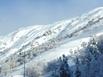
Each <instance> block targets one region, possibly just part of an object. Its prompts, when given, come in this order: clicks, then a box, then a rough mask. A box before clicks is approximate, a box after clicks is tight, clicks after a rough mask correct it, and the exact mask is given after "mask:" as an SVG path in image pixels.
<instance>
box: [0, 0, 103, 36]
mask: <svg viewBox="0 0 103 77" xmlns="http://www.w3.org/2000/svg"><path fill="white" fill-rule="evenodd" d="M101 6H103V0H0V35H6V34H8V33H10V32H12V31H15V30H16V29H18V28H20V27H24V26H31V25H37V24H43V25H44V24H51V23H54V22H57V21H60V20H64V19H69V18H72V17H75V16H78V15H81V14H83V13H86V12H88V11H90V10H92V9H95V8H97V7H101Z"/></svg>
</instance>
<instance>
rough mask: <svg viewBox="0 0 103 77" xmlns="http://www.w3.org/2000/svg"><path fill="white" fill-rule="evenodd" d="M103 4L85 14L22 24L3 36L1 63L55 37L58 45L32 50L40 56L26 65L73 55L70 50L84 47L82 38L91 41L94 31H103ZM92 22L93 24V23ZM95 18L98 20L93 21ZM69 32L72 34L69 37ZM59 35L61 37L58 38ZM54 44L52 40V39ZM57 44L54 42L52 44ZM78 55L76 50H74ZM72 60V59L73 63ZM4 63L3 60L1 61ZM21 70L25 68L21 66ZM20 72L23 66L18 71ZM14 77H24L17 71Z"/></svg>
mask: <svg viewBox="0 0 103 77" xmlns="http://www.w3.org/2000/svg"><path fill="white" fill-rule="evenodd" d="M102 17H103V7H100V8H97V9H95V10H93V11H90V12H89V13H86V14H84V15H82V16H78V17H75V18H72V19H69V20H63V21H59V22H56V23H54V24H49V25H35V26H29V27H24V28H20V29H18V30H17V31H14V32H12V33H10V34H8V35H7V36H4V37H3V36H2V37H0V52H3V53H4V54H3V55H1V54H0V63H1V62H5V60H7V59H9V57H11V56H14V54H15V55H16V56H17V55H18V53H19V52H29V53H30V50H31V49H32V48H34V49H35V48H38V47H40V46H44V45H46V44H47V43H49V42H50V40H54V42H55V44H56V47H51V49H48V50H47V51H42V53H40V52H39V51H41V49H38V51H37V52H36V51H33V52H36V53H37V56H36V57H35V58H33V59H32V60H30V61H29V62H27V65H28V66H29V64H32V63H34V62H35V63H42V62H43V63H47V62H49V61H52V60H54V59H56V58H58V57H60V56H61V55H62V54H65V55H71V53H70V50H71V49H72V50H77V49H78V48H81V43H82V42H88V41H89V40H90V38H91V37H92V36H93V35H96V36H100V35H103V19H102ZM90 22H92V24H91V23H90ZM94 22H96V23H94ZM66 35H68V36H70V35H71V36H70V37H66ZM58 39H60V40H59V41H58ZM49 44H51V43H49ZM53 46H54V45H53ZM74 56H75V54H74ZM72 64H73V63H72V62H71V65H72ZM0 65H2V63H1V64H0ZM18 68H23V65H20V66H17V67H15V68H14V69H15V71H14V72H13V73H15V74H16V72H17V71H16V69H18ZM21 71H22V70H21ZM18 72H20V70H19V71H18ZM13 77H22V75H15V76H13Z"/></svg>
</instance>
